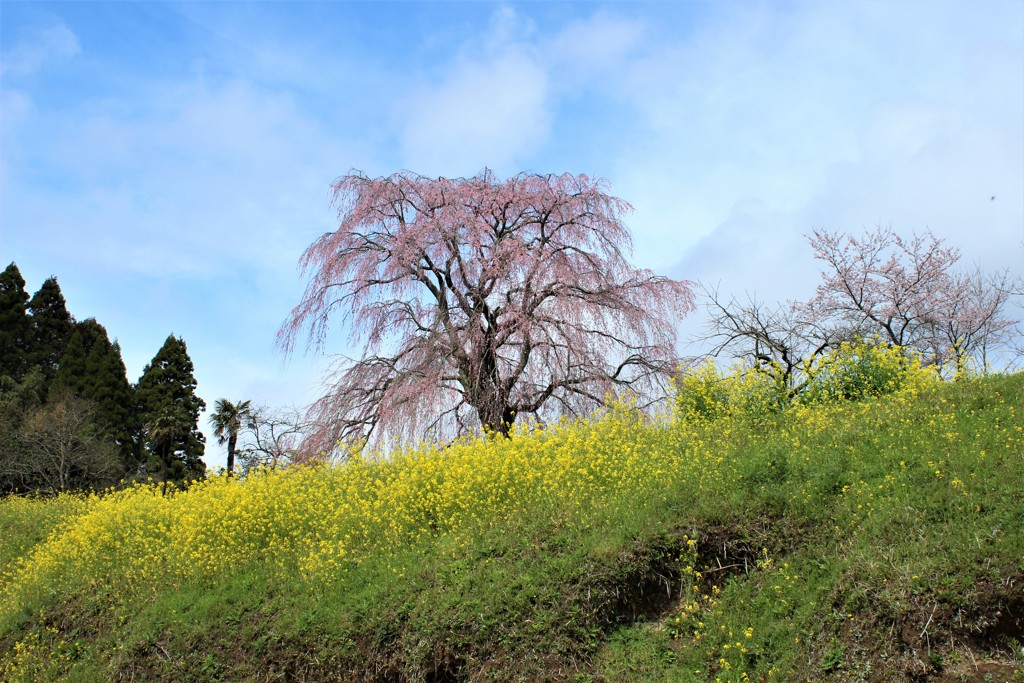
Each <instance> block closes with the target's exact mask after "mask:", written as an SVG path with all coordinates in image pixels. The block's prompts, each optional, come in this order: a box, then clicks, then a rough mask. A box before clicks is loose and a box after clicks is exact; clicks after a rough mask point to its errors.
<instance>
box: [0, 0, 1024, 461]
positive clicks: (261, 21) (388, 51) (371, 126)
mask: <svg viewBox="0 0 1024 683" xmlns="http://www.w3.org/2000/svg"><path fill="white" fill-rule="evenodd" d="M0 59H2V72H0V73H2V76H0V77H2V81H0V117H2V118H0V145H2V147H0V259H2V260H3V262H4V263H7V262H9V261H11V260H14V261H16V262H17V264H18V266H19V268H20V269H21V271H22V273H23V275H24V276H25V278H26V280H27V281H28V288H29V289H30V291H34V290H35V289H37V288H38V287H39V285H40V284H41V283H42V281H43V279H45V278H46V277H47V276H49V275H56V276H57V277H58V280H59V282H60V284H61V287H62V289H63V291H64V294H65V296H66V298H67V300H68V306H69V309H70V310H71V312H72V313H73V314H74V315H75V316H76V317H78V318H79V319H84V318H87V317H95V318H97V319H98V320H99V321H100V322H101V323H102V324H104V325H105V326H106V327H107V329H108V331H109V332H110V333H111V335H112V336H114V337H116V338H117V339H118V340H119V341H120V342H121V345H122V348H123V353H124V358H125V362H126V364H127V367H128V375H129V379H130V380H132V381H135V380H137V379H138V376H139V375H140V374H141V372H142V368H143V366H144V365H145V364H146V363H147V362H148V361H149V360H150V359H151V358H152V356H153V355H154V354H155V353H156V351H157V349H158V348H159V347H160V345H161V344H162V343H163V340H164V339H165V338H166V337H167V335H168V334H171V333H174V334H176V335H179V336H181V337H183V338H184V339H185V341H186V343H187V344H188V347H189V351H190V354H191V356H192V358H193V360H194V362H195V365H196V376H197V379H198V381H199V390H198V393H199V395H200V396H202V397H203V398H204V399H205V400H206V401H207V403H208V404H210V405H212V404H213V402H214V401H215V400H216V399H217V398H220V397H226V398H230V399H232V400H241V399H244V398H249V399H252V400H254V402H257V403H268V404H271V405H287V404H300V405H301V404H304V403H306V402H308V401H310V400H311V399H312V398H314V396H315V395H316V392H317V390H318V377H319V376H320V373H321V372H322V371H323V369H324V367H325V366H326V361H325V360H323V359H316V358H311V357H304V356H302V355H299V356H296V357H294V358H292V359H285V358H283V357H281V355H280V354H278V353H276V352H275V351H274V335H275V331H276V330H277V328H278V327H279V326H280V324H281V323H282V322H283V320H284V318H285V317H286V315H287V313H288V311H289V310H290V308H291V307H292V306H293V305H295V304H296V303H297V302H298V300H299V297H300V296H301V292H302V288H303V282H302V280H301V279H300V277H299V273H298V272H297V270H296V263H297V260H298V258H299V256H300V254H301V252H302V250H303V249H304V248H305V247H306V246H307V245H308V244H309V243H310V242H311V241H312V240H313V239H314V238H315V237H317V236H318V235H320V234H321V233H323V232H324V231H326V230H330V229H332V228H333V227H334V224H335V216H334V215H333V214H332V211H331V209H330V205H329V199H330V197H329V194H328V189H329V184H330V183H331V181H332V180H334V179H335V178H336V177H338V176H340V175H342V174H344V173H346V172H347V171H348V170H349V169H352V168H356V169H361V170H363V171H365V172H367V173H369V174H371V175H386V174H390V173H391V172H393V171H396V170H398V169H410V170H413V171H415V172H418V173H422V174H424V175H428V176H439V175H445V176H468V175H473V174H475V173H477V172H478V171H479V170H481V169H482V168H483V167H485V166H486V167H489V168H491V169H494V170H495V171H496V172H497V173H498V174H499V175H502V176H505V175H510V174H514V173H517V172H519V171H536V172H543V173H546V172H564V171H568V172H573V173H580V172H583V173H587V174H589V175H592V176H599V177H603V178H606V179H607V180H608V181H609V184H610V187H611V191H612V192H613V193H614V194H616V195H617V196H619V197H622V198H623V199H626V200H627V201H629V202H630V203H632V204H633V205H634V207H635V212H634V213H633V214H632V215H631V216H629V218H628V224H629V225H630V227H631V229H632V231H633V234H634V237H635V240H636V249H635V253H634V256H635V259H634V260H635V261H636V262H637V263H638V264H640V265H642V266H645V267H649V268H652V269H654V270H656V271H657V272H659V273H661V274H665V275H670V276H674V277H681V278H687V279H692V280H700V281H702V282H707V283H709V284H717V285H719V286H720V287H721V289H722V290H723V291H726V292H735V293H737V294H741V295H742V294H743V293H744V292H755V291H756V292H757V294H758V295H759V296H760V297H761V298H764V299H767V300H769V301H774V300H779V299H785V298H803V297H807V296H809V295H810V294H811V293H812V292H813V289H814V285H815V282H816V279H817V274H818V268H817V266H816V264H815V263H814V262H813V261H812V259H811V256H810V252H809V250H808V248H807V246H806V243H805V241H804V235H806V234H807V233H808V232H810V231H811V230H812V229H814V228H820V227H825V228H830V229H838V230H849V231H860V230H862V229H863V228H865V227H870V226H874V225H876V224H879V223H881V224H892V225H893V226H894V228H896V229H897V230H898V231H901V232H910V231H911V230H922V229H924V228H928V229H931V230H932V231H933V232H934V233H936V234H938V235H939V236H942V237H944V238H946V239H947V240H948V241H949V242H950V243H952V244H954V245H956V246H959V247H960V248H961V250H962V251H963V254H964V262H965V263H966V264H968V265H973V264H978V265H980V266H982V267H983V268H986V269H996V268H1003V267H1009V268H1011V269H1013V270H1014V271H1015V272H1016V273H1018V274H1020V273H1021V271H1022V270H1024V268H1022V266H1024V3H1021V2H1019V1H1017V0H1005V1H1001V0H997V1H986V0H974V1H972V2H962V3H961V2H928V1H926V0H920V1H916V2H910V1H899V2H883V1H871V2H868V1H858V0H846V1H844V2H810V3H789V2H715V3H712V2H678V3H671V2H654V3H645V2H628V3H597V2H586V3H542V2H528V3H511V4H501V3H491V2H448V3H398V2H377V3H371V2H360V3H341V2H336V3H314V2H289V3H269V2H261V3H229V2H216V3H181V4H176V3H169V4H164V3H155V2H117V3H90V2H68V3H46V2H9V1H7V0H4V1H3V2H0ZM993 196H994V197H995V200H992V199H990V198H991V197H993ZM0 265H2V264H0ZM700 322H701V314H699V313H698V314H696V315H695V316H693V318H692V319H691V320H689V321H686V322H685V323H684V325H683V327H684V330H686V331H688V332H690V333H692V332H695V331H697V330H699V329H700ZM343 339H344V330H341V329H339V330H338V334H337V335H336V341H335V342H334V344H333V347H332V348H333V350H335V351H337V352H343V351H345V348H344V346H343ZM202 426H203V427H204V429H206V430H207V431H208V427H207V425H206V417H205V416H204V418H203V425H202ZM206 461H207V463H208V464H210V465H219V464H222V463H223V462H224V454H223V448H222V447H220V446H218V445H216V444H215V443H213V442H212V441H211V442H210V443H208V445H207V457H206Z"/></svg>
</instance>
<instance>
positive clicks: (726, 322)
mask: <svg viewBox="0 0 1024 683" xmlns="http://www.w3.org/2000/svg"><path fill="white" fill-rule="evenodd" d="M808 242H809V244H810V246H811V250H812V253H813V255H814V258H815V259H817V260H818V261H821V262H822V263H823V264H824V269H823V270H822V273H821V281H820V282H819V284H818V286H817V289H816V291H815V295H814V296H813V297H812V298H811V299H810V300H808V301H795V302H794V301H791V302H787V303H785V304H781V305H779V306H777V307H774V308H773V307H769V306H766V305H765V304H763V303H761V302H758V301H757V300H756V299H753V298H751V299H750V300H749V301H748V302H746V303H744V302H741V301H738V300H736V299H735V298H733V299H729V300H726V299H725V298H723V297H721V296H720V295H719V293H718V291H717V290H716V289H709V288H707V287H705V288H704V293H705V299H706V301H707V308H708V313H709V318H708V333H707V334H706V335H705V336H704V337H703V340H704V341H705V342H709V343H711V344H712V348H711V352H710V353H711V355H716V356H717V355H719V354H721V353H724V352H729V353H731V354H732V355H733V356H735V357H738V358H746V359H748V360H749V361H750V363H751V366H752V368H753V369H754V370H759V371H766V372H771V373H779V374H781V376H782V377H781V378H782V379H783V380H784V381H785V383H786V385H787V386H788V387H789V389H790V393H791V395H793V394H796V393H799V392H800V390H801V388H802V386H804V385H806V383H807V381H808V380H809V379H810V377H809V376H807V375H806V373H807V368H809V367H811V366H812V365H813V362H814V361H815V359H816V358H818V357H820V356H821V355H822V354H824V353H826V352H828V351H830V350H832V349H835V348H837V347H838V346H839V345H840V344H841V343H842V342H844V341H860V340H864V339H867V338H870V337H874V336H876V335H877V336H878V337H880V338H881V339H882V340H884V342H885V343H888V344H892V345H895V346H900V347H905V348H909V349H913V350H915V351H917V352H918V353H920V354H921V355H922V356H923V357H924V359H925V360H926V361H927V362H930V363H932V364H935V365H937V366H939V367H948V368H952V372H954V373H955V374H957V375H960V374H961V373H962V372H963V370H964V369H965V368H967V367H968V366H969V365H970V363H971V361H973V362H974V363H975V364H976V366H977V367H978V369H980V370H981V371H982V372H987V371H988V370H989V369H990V367H991V359H992V355H993V352H996V354H997V355H998V351H999V350H1004V351H1005V350H1009V351H1010V352H1011V353H1013V352H1014V350H1013V349H1011V346H1012V345H1013V343H1015V342H1016V341H1018V340H1019V338H1020V329H1019V327H1018V323H1017V321H1016V320H1012V319H1010V318H1009V316H1008V308H1009V306H1010V304H1011V301H1012V299H1013V297H1014V296H1016V295H1019V294H1021V292H1022V289H1024V286H1022V282H1021V279H1020V278H1019V277H1013V276H1012V275H1011V274H1010V272H1009V271H1005V270H1004V271H1001V272H996V273H985V272H983V271H981V270H980V269H975V270H973V271H963V270H960V269H958V263H959V260H960V252H959V250H957V249H955V248H952V247H947V246H946V245H945V243H944V242H943V240H941V239H939V238H937V237H935V236H934V235H932V234H931V233H930V232H924V233H923V234H915V235H913V236H911V237H910V238H904V237H901V236H900V235H898V234H896V233H895V232H893V231H892V229H891V228H881V227H878V228H875V229H874V230H869V231H865V233H864V234H863V235H862V236H852V235H848V234H844V233H839V232H830V231H826V230H817V231H815V232H813V233H812V234H811V235H810V236H809V237H808Z"/></svg>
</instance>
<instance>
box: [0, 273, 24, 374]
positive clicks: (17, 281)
mask: <svg viewBox="0 0 1024 683" xmlns="http://www.w3.org/2000/svg"><path fill="white" fill-rule="evenodd" d="M27 309H28V293H27V292H26V291H25V278H23V277H22V276H21V271H19V270H18V266H17V265H15V264H14V263H13V262H12V263H11V265H9V266H7V268H6V269H5V270H4V272H2V273H0V376H7V377H11V378H12V379H14V380H15V381H17V380H20V379H21V378H22V377H24V376H25V373H26V372H27V371H28V367H29V363H28V357H27V352H26V350H27V343H28V335H29V325H30V321H29V317H28V310H27Z"/></svg>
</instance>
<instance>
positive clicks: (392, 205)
mask: <svg viewBox="0 0 1024 683" xmlns="http://www.w3.org/2000/svg"><path fill="white" fill-rule="evenodd" d="M333 188H334V199H335V205H336V206H337V208H338V214H339V219H340V224H339V226H338V229H337V230H335V231H332V232H328V233H326V234H324V235H323V236H322V237H320V238H319V239H318V240H316V241H315V242H314V243H313V244H312V245H311V246H310V247H309V248H308V249H307V250H306V252H305V254H304V255H303V257H302V260H301V265H302V267H303V268H304V269H305V271H306V272H311V278H310V281H309V284H308V287H307V289H306V291H305V294H304V296H303V297H302V300H301V302H300V303H299V304H298V306H296V307H295V308H294V310H293V311H292V313H291V316H290V317H289V319H288V320H287V321H286V323H285V325H284V326H283V327H282V329H281V331H280V333H279V340H280V343H281V344H282V345H283V346H284V348H285V349H286V350H291V349H292V348H293V346H294V344H295V342H296V341H297V339H298V338H299V337H300V336H302V334H303V332H307V333H308V340H309V344H310V345H311V346H312V347H313V348H315V349H318V350H319V349H323V347H324V345H325V343H326V340H327V333H328V330H329V328H330V326H331V324H332V323H334V322H335V317H336V316H337V317H340V318H341V319H342V322H345V323H348V325H349V331H350V333H351V339H352V341H354V342H356V343H357V344H359V346H361V351H362V355H361V357H360V358H359V359H349V360H347V361H345V362H343V363H342V364H341V366H340V367H339V368H338V371H337V373H336V374H335V375H334V377H333V378H332V382H331V388H330V390H329V392H328V393H327V394H326V395H324V396H323V397H322V398H321V399H320V400H319V401H318V402H316V403H315V404H314V406H313V410H312V417H313V421H314V423H315V424H316V425H318V426H319V428H318V429H315V430H314V437H313V439H312V441H311V442H310V443H309V444H307V445H308V446H311V447H312V448H316V449H319V450H324V451H329V450H332V449H333V447H334V444H335V443H336V442H338V441H347V442H360V441H361V440H363V439H366V438H368V437H373V436H374V435H375V434H378V433H379V434H381V435H382V436H384V437H396V438H403V437H422V436H425V435H431V436H441V437H443V436H450V435H452V434H455V433H459V432H461V431H464V430H466V429H470V428H473V427H476V426H482V427H484V428H486V429H489V430H493V431H494V432H499V433H505V434H507V433H508V431H509V428H510V426H511V424H512V423H513V422H514V421H515V420H516V419H518V418H519V417H521V416H533V417H535V418H538V419H542V420H543V419H547V418H550V417H554V416H557V415H563V414H568V415H579V414H582V413H584V412H585V411H586V410H588V409H590V408H592V407H594V406H597V405H600V404H602V403H603V402H604V401H605V399H606V396H609V395H611V396H614V395H616V394H619V393H621V392H622V391H623V390H628V391H631V392H638V393H639V394H640V395H644V396H648V397H655V396H656V395H657V394H659V393H660V392H661V390H662V389H663V382H664V381H665V379H666V378H667V377H668V376H669V375H670V374H671V372H672V371H673V370H674V369H675V365H676V363H677V357H676V354H675V336H676V331H675V323H676V321H677V319H678V318H680V317H682V316H684V315H686V314H687V313H689V312H690V311H691V310H692V309H693V301H694V297H693V291H692V287H691V284H690V283H688V282H685V281H677V280H671V279H668V278H664V277H659V276H656V275H654V274H653V273H651V272H650V271H647V270H643V269H640V268H636V267H634V266H633V265H631V264H630V263H629V261H628V260H627V255H628V253H629V252H630V250H631V248H632V240H631V237H630V234H629V231H628V230H627V228H626V226H625V225H624V223H623V222H622V216H623V214H625V213H626V212H627V211H629V210H630V209H631V207H630V206H629V204H628V203H626V202H625V201H623V200H621V199H619V198H616V197H613V196H611V195H609V194H607V192H606V190H605V186H604V183H603V182H601V181H597V180H592V179H591V178H589V177H587V176H585V175H571V174H563V175H537V174H528V173H522V174H519V175H517V176H514V177H511V178H509V179H507V180H499V179H498V178H497V177H495V175H494V174H493V173H491V172H490V171H486V170H485V171H484V172H482V173H480V174H479V175H477V176H475V177H472V178H460V179H447V178H438V179H430V178H425V177H422V176H418V175H414V174H411V173H408V172H401V173H396V174H394V175H391V176H388V177H382V178H370V177H368V176H366V175H364V174H362V173H358V172H353V173H351V174H349V175H346V176H344V177H342V178H340V179H339V180H338V181H337V182H336V183H335V184H334V186H333Z"/></svg>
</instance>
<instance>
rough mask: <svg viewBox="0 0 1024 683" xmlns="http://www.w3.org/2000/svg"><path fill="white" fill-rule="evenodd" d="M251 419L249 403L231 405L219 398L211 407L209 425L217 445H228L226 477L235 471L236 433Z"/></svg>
mask: <svg viewBox="0 0 1024 683" xmlns="http://www.w3.org/2000/svg"><path fill="white" fill-rule="evenodd" d="M250 418H252V406H251V404H250V402H249V401H241V402H240V403H237V404H235V403H232V402H231V401H229V400H227V399H226V398H219V399H217V402H216V403H215V404H214V405H213V414H212V415H210V424H211V425H213V435H214V436H215V437H217V443H219V444H221V445H222V446H223V445H224V443H225V442H226V443H227V445H228V476H229V477H230V476H231V474H232V472H233V470H234V469H235V445H236V444H237V443H238V432H239V430H241V429H242V426H243V425H244V424H245V421H246V420H247V419H250Z"/></svg>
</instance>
